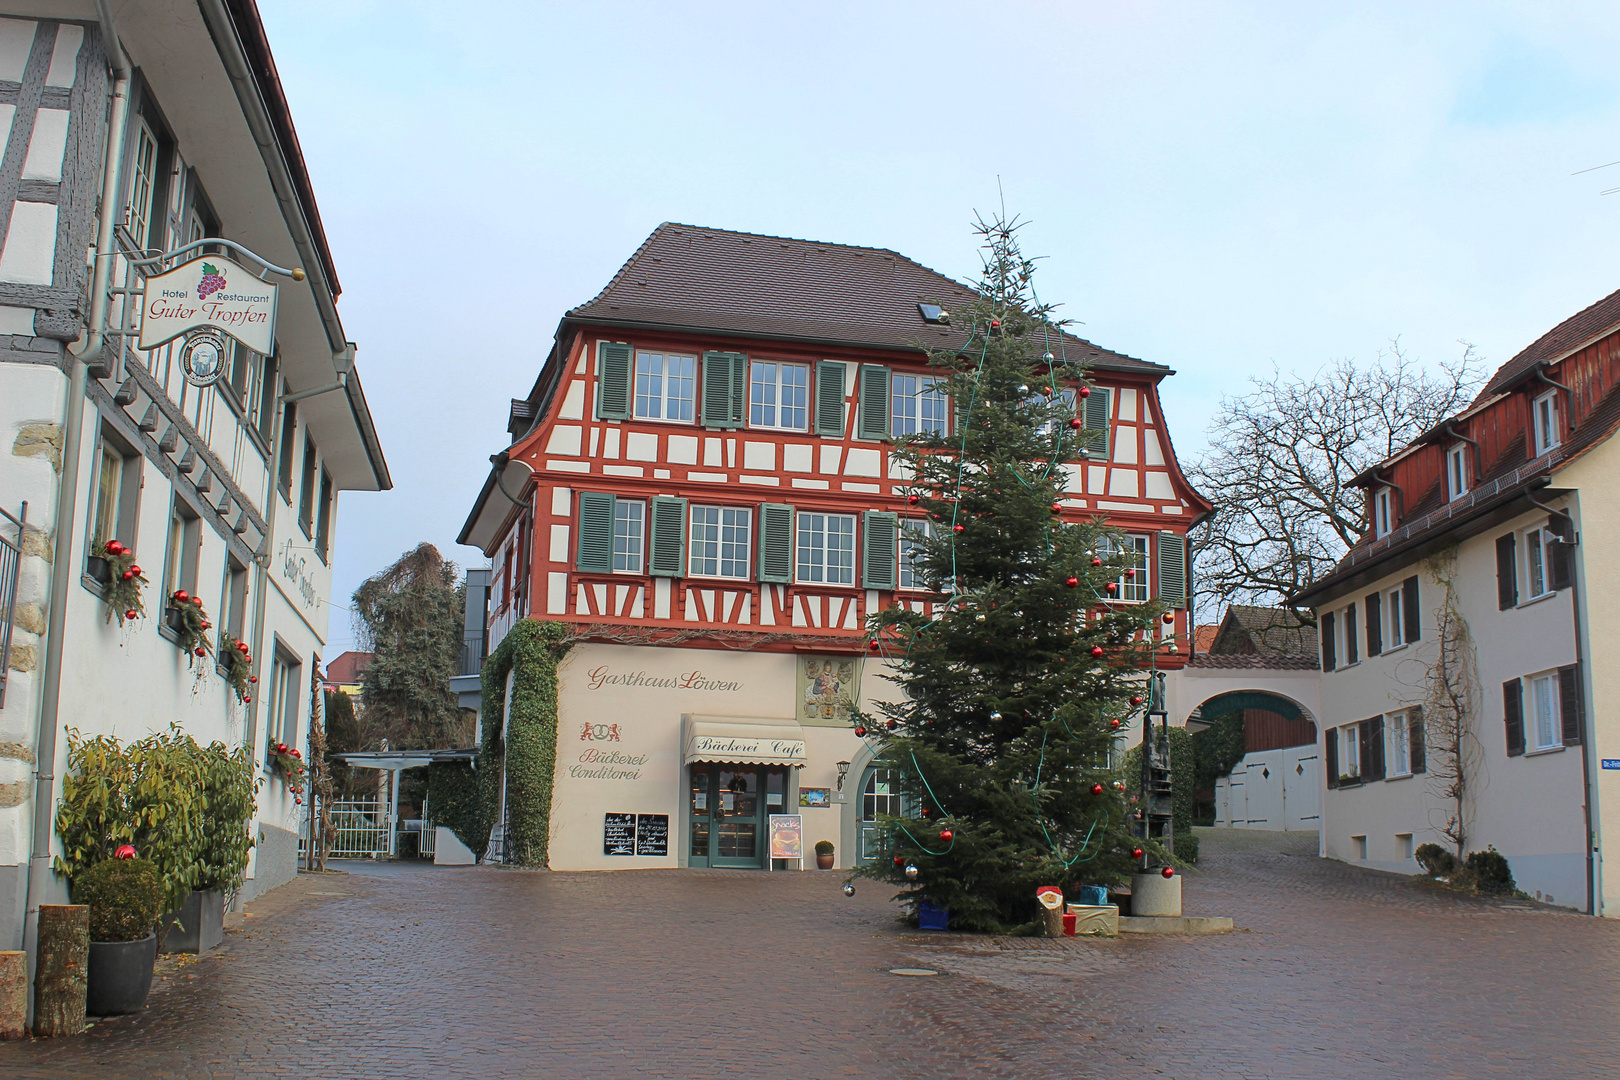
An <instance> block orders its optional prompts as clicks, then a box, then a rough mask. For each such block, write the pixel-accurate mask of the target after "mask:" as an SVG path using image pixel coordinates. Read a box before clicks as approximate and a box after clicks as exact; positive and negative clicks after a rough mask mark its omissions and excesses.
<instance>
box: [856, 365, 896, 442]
mask: <svg viewBox="0 0 1620 1080" xmlns="http://www.w3.org/2000/svg"><path fill="white" fill-rule="evenodd" d="M860 390H861V395H860V398H861V399H860V404H859V405H858V406H857V408H856V410H855V413H856V416H855V434H856V436H857V437H858V438H862V439H887V438H888V437H889V369H888V368H886V367H879V366H878V365H876V364H862V365H861V387H860Z"/></svg>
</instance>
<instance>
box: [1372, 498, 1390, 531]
mask: <svg viewBox="0 0 1620 1080" xmlns="http://www.w3.org/2000/svg"><path fill="white" fill-rule="evenodd" d="M1390 509H1391V507H1390V497H1389V488H1387V487H1381V488H1379V489H1378V490H1377V491H1376V492H1374V493H1373V535H1374V536H1388V535H1389V530H1390V529H1391V528H1393V527H1394V522H1395V518H1394V515H1393V514H1392V513H1390Z"/></svg>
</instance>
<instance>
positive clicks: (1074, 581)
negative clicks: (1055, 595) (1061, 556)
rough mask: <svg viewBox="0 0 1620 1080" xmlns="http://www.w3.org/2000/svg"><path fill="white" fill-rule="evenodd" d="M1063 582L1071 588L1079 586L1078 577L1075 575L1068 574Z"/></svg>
mask: <svg viewBox="0 0 1620 1080" xmlns="http://www.w3.org/2000/svg"><path fill="white" fill-rule="evenodd" d="M1063 584H1065V585H1067V586H1068V587H1069V588H1071V589H1078V588H1079V587H1080V579H1079V578H1077V577H1075V576H1074V575H1073V574H1070V575H1069V577H1068V579H1067V580H1065V581H1064V582H1063Z"/></svg>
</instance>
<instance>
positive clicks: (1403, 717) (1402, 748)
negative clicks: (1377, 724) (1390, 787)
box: [1384, 710, 1412, 776]
mask: <svg viewBox="0 0 1620 1080" xmlns="http://www.w3.org/2000/svg"><path fill="white" fill-rule="evenodd" d="M1384 731H1385V732H1386V733H1388V737H1389V775H1391V776H1411V775H1412V729H1411V724H1410V723H1409V722H1408V714H1407V712H1406V711H1405V710H1402V711H1401V712H1393V713H1389V714H1387V715H1386V716H1385V717H1384Z"/></svg>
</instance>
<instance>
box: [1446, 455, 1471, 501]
mask: <svg viewBox="0 0 1620 1080" xmlns="http://www.w3.org/2000/svg"><path fill="white" fill-rule="evenodd" d="M1466 494H1468V448H1467V447H1466V446H1464V445H1463V444H1462V443H1453V444H1452V445H1451V447H1450V448H1449V449H1448V450H1446V498H1447V500H1455V499H1460V498H1462V497H1463V496H1464V495H1466Z"/></svg>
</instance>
